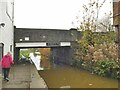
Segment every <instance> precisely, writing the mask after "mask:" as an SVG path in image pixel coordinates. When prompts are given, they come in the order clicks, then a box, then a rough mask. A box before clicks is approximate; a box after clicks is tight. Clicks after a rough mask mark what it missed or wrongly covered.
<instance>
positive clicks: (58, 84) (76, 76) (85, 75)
mask: <svg viewBox="0 0 120 90" xmlns="http://www.w3.org/2000/svg"><path fill="white" fill-rule="evenodd" d="M39 73H40V75H41V76H42V77H43V78H44V80H45V81H46V83H47V85H48V87H49V88H65V87H67V88H118V81H117V80H114V79H110V78H104V77H100V76H97V75H94V74H91V73H89V72H87V71H84V70H78V69H75V68H72V67H69V66H57V67H55V68H51V69H47V70H44V71H39Z"/></svg>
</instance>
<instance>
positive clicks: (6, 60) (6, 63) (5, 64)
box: [1, 54, 14, 68]
mask: <svg viewBox="0 0 120 90" xmlns="http://www.w3.org/2000/svg"><path fill="white" fill-rule="evenodd" d="M1 64H2V68H10V67H11V64H14V62H13V61H12V57H11V56H10V55H9V54H7V55H5V56H3V58H2V61H1Z"/></svg>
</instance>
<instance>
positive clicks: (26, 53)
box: [20, 49, 31, 58]
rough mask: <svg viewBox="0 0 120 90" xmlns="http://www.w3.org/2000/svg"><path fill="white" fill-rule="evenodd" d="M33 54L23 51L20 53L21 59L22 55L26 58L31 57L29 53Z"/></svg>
mask: <svg viewBox="0 0 120 90" xmlns="http://www.w3.org/2000/svg"><path fill="white" fill-rule="evenodd" d="M30 52H31V50H29V49H28V50H21V51H20V58H21V57H22V55H23V56H25V57H29V53H30Z"/></svg>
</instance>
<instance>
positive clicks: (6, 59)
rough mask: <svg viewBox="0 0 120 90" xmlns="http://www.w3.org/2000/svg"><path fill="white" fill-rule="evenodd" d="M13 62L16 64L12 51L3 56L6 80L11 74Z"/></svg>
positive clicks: (2, 61)
mask: <svg viewBox="0 0 120 90" xmlns="http://www.w3.org/2000/svg"><path fill="white" fill-rule="evenodd" d="M11 64H14V62H13V60H12V56H11V54H10V52H8V53H7V54H6V55H5V56H3V58H2V60H1V65H2V70H3V74H4V80H7V81H9V79H8V76H9V72H10V68H11Z"/></svg>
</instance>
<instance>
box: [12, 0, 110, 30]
mask: <svg viewBox="0 0 120 90" xmlns="http://www.w3.org/2000/svg"><path fill="white" fill-rule="evenodd" d="M14 1H15V4H14V7H15V8H14V24H15V26H16V27H18V28H50V29H70V28H73V25H72V21H74V20H75V17H76V16H77V14H78V11H79V10H81V7H82V5H83V3H84V4H85V3H87V0H14ZM102 1H103V0H102ZM110 1H111V0H107V1H106V3H105V4H104V6H103V7H102V8H101V11H102V13H101V14H100V16H103V15H104V14H103V13H105V12H108V11H110V9H111V7H110V4H109V2H110Z"/></svg>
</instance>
